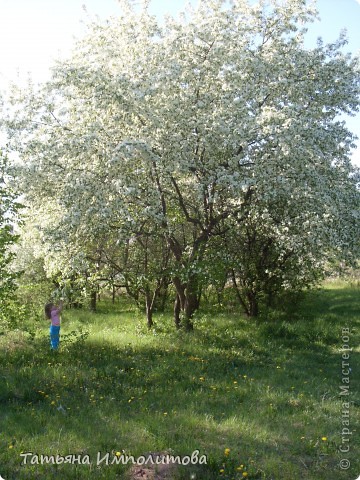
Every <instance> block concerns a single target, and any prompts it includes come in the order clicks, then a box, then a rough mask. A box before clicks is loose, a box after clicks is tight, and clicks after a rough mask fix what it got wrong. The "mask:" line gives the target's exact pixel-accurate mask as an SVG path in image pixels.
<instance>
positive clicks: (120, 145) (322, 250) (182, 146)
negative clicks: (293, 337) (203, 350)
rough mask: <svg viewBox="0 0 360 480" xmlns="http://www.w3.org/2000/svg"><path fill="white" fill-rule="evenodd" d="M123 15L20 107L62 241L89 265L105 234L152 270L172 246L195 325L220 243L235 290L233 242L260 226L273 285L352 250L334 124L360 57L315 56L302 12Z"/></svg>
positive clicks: (42, 194)
mask: <svg viewBox="0 0 360 480" xmlns="http://www.w3.org/2000/svg"><path fill="white" fill-rule="evenodd" d="M120 3H121V5H122V8H123V13H122V14H121V15H120V16H119V17H118V18H111V19H109V20H108V21H107V22H106V23H104V24H102V23H94V24H92V25H90V26H89V33H88V35H87V36H86V37H85V38H84V39H83V40H82V41H80V42H79V43H78V45H77V47H76V50H75V51H74V53H73V55H72V56H71V57H70V58H69V59H68V60H67V61H62V62H60V63H58V64H57V65H56V67H55V68H54V70H53V76H52V79H51V80H50V81H49V82H48V83H47V84H45V85H43V86H42V87H41V89H40V90H36V89H32V90H31V91H30V90H28V91H26V92H22V93H21V94H20V96H22V99H21V100H22V101H21V102H20V103H19V101H18V99H17V100H16V102H14V106H13V107H12V119H11V121H9V123H8V125H9V131H10V132H11V138H12V148H16V149H17V150H18V151H19V154H20V156H21V159H22V162H23V166H24V167H23V180H24V181H23V185H24V187H25V190H26V192H27V196H28V199H29V201H31V202H33V204H36V203H37V202H41V203H42V204H43V205H46V204H47V202H51V204H52V205H56V209H57V211H58V212H60V214H59V219H58V220H59V221H58V222H54V235H55V236H54V238H55V237H56V235H58V236H61V237H62V241H66V242H69V243H70V244H71V245H72V248H75V250H77V251H78V252H80V253H81V251H82V247H83V246H84V245H89V244H92V243H94V242H95V243H96V241H97V239H99V238H103V237H104V236H107V238H108V239H110V240H111V242H112V244H114V245H115V244H118V245H125V244H127V242H129V241H130V240H131V239H135V241H136V242H138V245H139V246H140V247H141V248H140V249H139V250H138V253H139V252H142V253H141V255H143V257H142V264H143V265H145V264H144V258H145V257H144V255H147V258H149V255H151V249H150V250H149V248H147V247H146V248H144V246H145V245H147V246H149V245H152V248H153V251H154V252H155V251H160V250H161V248H162V247H159V246H160V245H163V243H162V242H163V241H165V242H166V245H167V248H168V249H169V251H170V252H171V256H172V262H171V268H170V269H169V268H168V266H169V265H168V264H166V269H167V271H166V275H169V276H170V278H171V279H172V283H173V285H174V288H175V290H176V304H175V317H176V321H177V323H178V324H179V323H180V322H181V321H182V322H183V323H184V325H185V326H186V327H187V328H191V325H192V321H191V319H192V316H193V314H194V312H195V311H196V309H197V308H198V306H199V301H200V294H201V289H202V287H203V285H204V282H206V281H210V277H211V275H210V274H207V273H206V272H210V270H211V268H210V267H211V265H210V264H209V262H210V263H211V262H212V261H213V259H214V256H213V255H208V252H209V249H210V248H211V245H212V244H214V245H215V244H216V245H218V246H219V254H218V256H217V259H218V262H220V263H221V262H222V263H223V264H226V262H229V263H228V264H229V268H230V267H231V268H230V270H229V271H231V272H233V274H234V276H235V281H236V278H238V279H239V278H240V276H241V272H246V271H247V270H249V269H248V268H247V266H245V268H243V266H242V265H241V262H242V263H243V262H246V261H248V262H249V261H250V260H249V258H248V257H247V256H246V255H240V256H237V255H236V254H235V253H236V252H235V253H234V245H236V244H237V248H238V250H239V252H241V251H242V250H243V249H246V248H248V247H247V244H246V242H250V244H251V238H250V237H249V238H248V232H249V231H250V230H254V231H255V235H256V238H257V240H256V241H258V239H260V238H265V237H266V238H267V239H268V241H269V242H270V243H271V245H273V244H276V248H275V247H274V248H275V250H274V252H275V253H274V252H273V254H272V256H271V258H272V260H271V262H268V264H267V265H266V268H265V269H266V270H267V272H266V275H267V276H268V277H269V278H270V277H274V278H275V277H277V278H280V283H281V284H283V286H286V285H288V286H292V285H294V284H295V283H296V282H295V280H294V279H296V278H300V277H301V278H303V284H304V285H305V284H307V283H308V282H309V279H310V278H314V277H316V276H317V273H318V272H319V271H323V269H324V259H325V258H326V257H327V255H330V254H331V255H334V252H336V253H337V254H341V253H344V252H345V253H349V252H350V251H352V239H353V238H354V233H355V231H356V227H357V226H358V223H357V222H356V217H355V206H356V205H358V192H357V190H356V187H355V183H356V182H355V180H354V172H353V171H352V167H351V164H350V161H349V154H350V149H351V147H352V146H353V137H352V135H351V133H350V132H349V131H348V129H347V128H346V125H345V124H344V123H343V122H340V121H339V120H338V115H339V114H341V113H346V114H351V113H352V112H354V111H356V110H357V109H358V105H359V60H358V59H357V58H352V57H351V56H350V55H347V54H343V53H342V47H343V46H344V45H345V43H346V39H345V38H344V37H343V36H341V37H340V38H339V39H338V40H337V41H336V42H334V43H333V44H330V45H324V44H323V43H322V42H321V41H319V42H318V45H317V46H316V48H313V49H308V48H305V46H304V35H305V30H304V28H303V26H304V24H305V23H306V22H309V21H311V20H313V19H314V18H315V15H316V12H315V11H313V9H312V8H311V7H309V6H308V5H307V3H306V2H305V1H304V0H289V1H286V2H285V1H282V0H269V1H261V2H258V3H256V4H254V5H250V4H249V3H248V2H247V1H245V0H238V1H232V2H224V1H221V0H202V1H200V2H199V5H198V7H197V8H196V9H191V8H190V9H189V10H188V11H187V12H185V13H184V14H183V15H182V16H181V17H180V18H179V19H178V20H177V19H174V18H172V17H168V18H166V19H165V20H164V22H158V21H157V19H156V18H155V17H154V16H152V15H150V13H149V11H148V8H147V2H144V6H143V8H141V9H140V10H139V9H137V8H135V6H134V7H132V4H131V2H126V1H122V2H120ZM18 97H19V96H18ZM350 205H353V206H352V207H350ZM55 223H56V225H55ZM55 232H56V233H55ZM229 236H230V238H231V241H229ZM226 238H228V240H226ZM261 241H262V240H261ZM244 242H245V243H244ZM260 243H261V242H260ZM156 245H157V247H156ZM229 245H232V246H231V248H230V247H229ZM228 247H229V248H230V250H229V248H228ZM310 247H311V248H310ZM255 250H256V249H255ZM255 250H254V252H255ZM258 250H259V249H258ZM260 250H261V249H260ZM259 252H260V251H258V253H257V255H260V256H261V252H260V253H259ZM290 252H291V254H290ZM330 252H331V253H330ZM254 254H255V253H254ZM287 255H290V257H289V258H291V262H290V260H289V261H288V262H284V259H285V257H286V256H287ZM247 258H248V259H247ZM251 261H253V260H251ZM231 262H232V264H231ZM238 262H240V263H238ZM155 263H156V262H155ZM258 263H259V268H260V270H261V268H262V267H261V262H258ZM140 264H141V262H140ZM150 264H151V263H146V265H147V266H150ZM152 264H153V265H154V262H152ZM295 264H296V265H298V267H297V268H294V265H295ZM150 270H151V269H149V268H148V267H146V271H147V272H148V274H149V275H150V277H151V275H152V273H151V271H150ZM279 271H281V272H285V273H282V274H281V275H280V274H279ZM307 271H308V272H310V273H309V274H308V275H307V276H306V272H307ZM144 274H145V267H144ZM262 275H264V273H262ZM150 277H149V278H150ZM305 277H306V278H305ZM151 278H153V277H151ZM157 278H158V277H157ZM249 279H250V277H249V278H248V280H249ZM290 280H291V281H290ZM145 283H146V282H145ZM250 283H253V280H250ZM300 283H301V282H300ZM248 290H249V289H248V288H247V290H246V291H247V292H248ZM250 290H251V289H250ZM253 313H254V314H255V313H256V312H253Z"/></svg>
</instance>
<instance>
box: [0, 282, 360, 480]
mask: <svg viewBox="0 0 360 480" xmlns="http://www.w3.org/2000/svg"><path fill="white" fill-rule="evenodd" d="M342 293H345V297H344V296H342ZM344 298H345V299H347V293H346V292H343V291H334V290H332V291H330V292H328V291H326V292H319V293H317V294H316V295H315V294H314V295H313V296H312V297H311V298H309V300H308V302H309V303H308V305H309V308H310V305H312V307H311V308H312V310H311V311H310V310H307V307H306V303H305V304H304V305H303V306H302V310H301V311H299V315H298V318H297V319H296V320H293V319H290V320H287V319H285V318H284V317H282V319H281V321H280V322H279V323H277V322H276V321H274V319H271V320H269V321H263V322H258V323H255V322H252V321H250V320H249V321H245V320H244V319H241V318H237V317H236V316H227V317H225V316H224V317H219V318H218V319H217V320H216V321H215V320H214V319H211V318H205V317H204V318H201V317H199V319H198V321H197V324H196V330H195V332H193V333H192V334H190V335H185V334H182V333H176V332H171V333H170V332H169V331H166V328H164V329H163V331H164V333H161V334H158V335H155V336H154V335H152V334H150V333H142V334H141V335H140V336H139V337H134V340H136V341H134V342H131V343H127V344H121V343H119V344H114V343H106V342H105V341H104V340H101V341H100V340H99V341H97V340H96V339H94V338H92V337H91V336H90V337H89V338H87V337H86V335H83V334H79V333H77V334H76V333H74V334H73V335H69V337H68V338H67V339H66V337H65V340H64V342H63V344H62V350H61V351H60V352H58V353H52V352H49V351H48V342H47V340H46V341H45V339H35V340H33V342H32V343H29V344H28V345H27V346H22V348H19V349H17V350H15V351H13V352H12V353H11V355H7V356H5V355H1V356H2V358H1V361H2V364H3V370H2V373H1V378H0V406H1V411H2V412H5V415H4V418H3V430H2V431H3V436H2V440H1V439H0V447H1V451H2V452H5V454H1V455H3V456H4V458H3V459H1V462H0V463H1V465H6V468H5V467H4V469H3V471H1V472H0V474H2V475H4V478H7V479H8V478H11V476H10V475H12V476H13V478H18V479H25V478H58V477H59V475H60V476H61V478H64V479H66V478H79V479H82V478H88V477H89V475H91V478H93V477H94V478H107V479H111V478H123V475H124V472H125V471H126V469H127V467H125V466H123V465H104V464H102V465H100V467H102V468H98V466H96V465H94V462H95V463H96V458H97V452H103V453H104V452H109V453H110V459H111V458H113V455H114V452H117V451H122V449H125V451H126V452H127V453H128V454H132V455H134V456H135V457H136V456H139V455H142V454H144V453H145V452H149V451H154V450H155V451H157V450H159V451H163V450H165V451H169V450H171V449H172V450H173V451H174V453H175V454H179V455H189V454H191V452H193V451H195V450H199V452H200V455H201V454H206V455H208V465H207V466H206V467H205V466H202V467H200V466H197V467H187V468H186V472H183V473H181V475H182V477H183V478H188V476H189V471H193V472H194V473H196V475H197V477H196V478H200V479H204V480H205V479H215V478H224V475H223V474H222V473H221V474H220V470H222V469H224V468H222V467H223V466H224V465H225V470H226V469H228V470H229V471H231V472H232V475H233V477H231V478H241V476H242V472H241V471H239V472H238V471H237V470H236V469H237V468H240V465H243V468H244V469H245V470H243V471H246V473H248V478H264V479H265V478H266V479H268V478H272V477H273V478H277V479H283V480H287V479H288V478H304V479H307V478H308V479H315V478H316V479H317V480H322V479H325V478H328V475H329V472H330V471H331V472H333V469H334V468H336V461H335V460H334V459H335V457H336V454H335V453H334V452H335V450H334V449H335V444H332V446H331V449H332V450H331V449H330V447H328V448H329V449H330V450H324V448H325V447H324V446H323V445H322V444H321V441H320V443H319V437H321V432H322V434H323V435H325V434H326V435H327V436H329V437H330V436H333V437H334V438H335V437H336V435H337V434H338V429H339V425H338V422H339V412H338V406H339V405H338V401H339V380H340V379H339V368H340V365H339V361H340V359H339V351H336V348H338V349H339V348H340V349H341V346H342V345H341V335H340V337H339V336H338V335H339V332H340V333H341V329H342V326H343V325H344V322H345V323H346V324H348V322H350V327H349V328H354V326H355V325H356V321H357V320H356V318H355V314H356V312H358V310H357V308H358V307H357V306H358V302H357V300H355V299H354V297H353V296H351V297H349V300H348V303H347V300H344ZM314 312H315V313H314ZM349 312H351V313H352V316H349V315H346V316H345V317H344V316H343V314H344V313H347V314H348V313H349ZM102 315H105V314H102ZM93 318H95V317H93ZM129 328H130V327H129ZM142 339H146V342H143V343H142ZM339 342H340V343H339ZM352 361H353V363H354V365H355V363H356V364H358V361H359V359H358V354H355V352H354V355H353V357H352ZM302 438H303V439H305V440H303V439H302ZM10 445H12V447H13V448H9V447H10ZM226 448H230V449H231V455H232V458H231V462H232V463H231V462H230V459H229V458H228V457H226V458H225V457H224V450H225V449H226ZM20 451H23V452H29V451H31V452H37V453H39V454H40V453H43V454H48V455H50V454H55V453H59V454H60V455H66V454H69V453H77V454H82V455H86V454H88V455H90V457H91V459H92V461H93V463H92V465H90V466H87V465H81V466H77V467H75V466H73V465H58V466H56V465H55V466H53V465H30V466H28V465H26V466H20V455H19V453H20ZM330 454H331V455H330ZM269 459H270V460H269ZM265 465H266V472H265ZM55 467H56V468H55ZM231 469H232V470H231ZM354 473H355V470H354ZM30 474H31V475H30ZM5 475H8V476H7V477H6V476H5ZM27 475H28V476H27ZM229 475H230V473H229ZM236 475H238V476H237V477H236ZM286 475H287V476H286ZM342 475H343V472H341V471H338V472H337V478H340V479H342V478H344V479H345V478H348V476H347V477H346V476H342ZM347 475H349V472H347ZM354 478H355V477H354Z"/></svg>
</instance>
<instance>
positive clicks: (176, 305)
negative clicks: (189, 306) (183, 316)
mask: <svg viewBox="0 0 360 480" xmlns="http://www.w3.org/2000/svg"><path fill="white" fill-rule="evenodd" d="M180 312H181V303H180V297H179V295H178V294H176V298H175V302H174V322H175V327H176V328H177V329H179V328H180V327H181V320H180Z"/></svg>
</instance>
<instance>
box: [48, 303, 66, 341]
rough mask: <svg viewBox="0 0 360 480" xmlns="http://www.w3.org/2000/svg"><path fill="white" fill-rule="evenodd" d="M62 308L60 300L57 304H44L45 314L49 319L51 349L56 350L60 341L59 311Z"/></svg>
mask: <svg viewBox="0 0 360 480" xmlns="http://www.w3.org/2000/svg"><path fill="white" fill-rule="evenodd" d="M62 308H63V302H62V301H60V303H59V306H56V305H54V304H53V303H47V304H46V305H45V315H46V317H47V318H48V319H49V320H50V322H51V323H50V345H51V350H57V349H58V347H59V341H60V312H61V310H62Z"/></svg>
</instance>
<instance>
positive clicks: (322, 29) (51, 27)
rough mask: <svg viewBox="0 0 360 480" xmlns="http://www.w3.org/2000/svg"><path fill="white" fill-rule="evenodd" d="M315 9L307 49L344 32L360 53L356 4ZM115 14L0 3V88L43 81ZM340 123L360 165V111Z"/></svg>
mask: <svg viewBox="0 0 360 480" xmlns="http://www.w3.org/2000/svg"><path fill="white" fill-rule="evenodd" d="M186 3H187V1H186V0H152V1H151V3H150V8H151V11H152V12H153V13H154V14H156V15H159V16H161V15H163V14H164V13H167V12H169V13H171V14H173V15H176V14H177V13H178V12H179V11H181V10H183V9H184V7H185V5H186ZM192 3H194V4H196V0H192ZM84 5H85V7H86V11H85V10H84ZM317 5H318V10H319V14H320V17H321V21H319V22H316V23H315V24H312V25H311V26H310V27H309V32H308V44H309V46H314V45H315V42H316V38H317V37H319V36H321V37H322V38H323V39H324V41H325V42H332V41H334V40H335V39H336V38H337V37H338V35H339V33H340V31H341V30H343V29H346V30H347V34H348V39H349V43H348V45H347V47H346V51H350V52H352V53H360V27H359V25H360V0H318V3H317ZM118 12H119V7H118V4H117V2H116V0H0V89H2V88H5V87H6V85H7V84H8V82H9V81H17V82H19V81H20V82H21V81H24V79H25V78H27V76H28V74H31V77H32V79H33V80H34V81H35V82H42V81H45V80H46V79H47V78H49V75H50V73H49V68H50V67H51V65H52V64H53V62H54V60H55V59H56V58H59V57H60V58H62V57H66V55H68V54H69V52H70V51H71V47H72V45H73V44H74V39H75V38H76V37H81V36H82V34H83V33H84V31H85V26H84V21H85V22H86V19H87V16H90V17H91V18H93V17H95V16H99V17H100V18H102V19H105V18H106V17H108V16H110V15H116V14H117V13H118ZM345 120H346V122H347V124H348V127H349V128H350V130H351V131H352V132H353V133H355V134H356V135H357V136H358V137H359V140H358V141H357V145H358V148H357V149H356V150H355V151H354V153H353V161H354V163H356V164H357V165H359V166H360V113H359V114H358V115H357V116H356V117H346V118H345Z"/></svg>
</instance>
